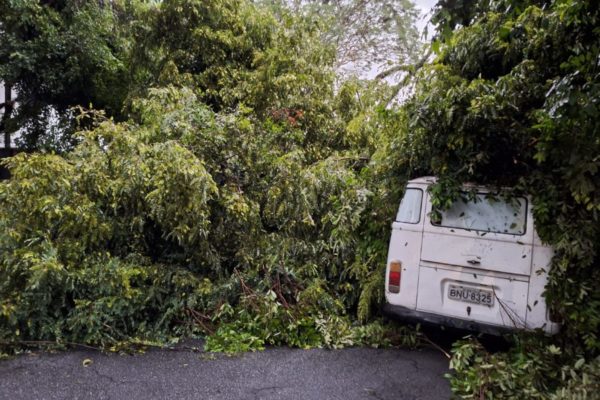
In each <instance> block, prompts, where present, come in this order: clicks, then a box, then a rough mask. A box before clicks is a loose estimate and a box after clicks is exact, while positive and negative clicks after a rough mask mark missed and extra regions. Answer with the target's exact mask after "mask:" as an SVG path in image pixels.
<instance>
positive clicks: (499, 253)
mask: <svg viewBox="0 0 600 400" xmlns="http://www.w3.org/2000/svg"><path fill="white" fill-rule="evenodd" d="M495 236H498V235H495ZM532 252H533V246H532V245H531V244H525V243H523V244H518V243H515V242H506V241H501V240H489V239H485V238H481V237H478V238H473V237H468V236H465V235H448V234H445V233H438V232H427V231H426V232H425V233H424V234H423V246H422V249H421V259H422V260H424V261H430V262H434V263H440V264H449V265H455V266H459V267H476V268H479V269H483V270H490V271H499V272H506V273H511V274H518V275H529V272H530V270H531V256H532Z"/></svg>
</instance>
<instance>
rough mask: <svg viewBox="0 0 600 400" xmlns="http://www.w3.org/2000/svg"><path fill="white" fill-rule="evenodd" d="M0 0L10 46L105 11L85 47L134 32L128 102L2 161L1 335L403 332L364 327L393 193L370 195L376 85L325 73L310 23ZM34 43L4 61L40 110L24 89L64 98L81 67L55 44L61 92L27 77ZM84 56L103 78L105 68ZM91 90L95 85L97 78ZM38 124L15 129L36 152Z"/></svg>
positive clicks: (348, 337)
mask: <svg viewBox="0 0 600 400" xmlns="http://www.w3.org/2000/svg"><path fill="white" fill-rule="evenodd" d="M3 7H4V8H5V9H7V10H9V11H10V12H8V13H6V15H5V17H4V20H3V21H6V22H3V26H7V27H8V26H9V24H8V22H11V24H10V27H11V28H10V32H11V33H10V34H11V35H13V36H11V38H13V37H14V40H13V39H11V40H10V41H9V42H10V45H11V46H15V48H21V47H23V48H25V49H28V48H29V47H28V46H33V45H34V44H36V43H37V42H38V41H42V42H41V43H39V46H42V45H43V46H46V47H47V49H50V52H51V54H54V51H53V50H51V49H53V48H54V46H58V47H60V48H63V42H64V40H67V39H69V40H78V39H77V37H76V38H72V34H71V33H70V32H71V30H72V29H76V27H73V26H71V24H72V23H75V22H76V21H79V19H83V20H86V21H88V20H89V18H91V16H92V15H96V14H101V15H103V16H105V20H106V21H107V24H108V25H107V27H110V26H112V25H111V24H116V25H118V26H119V29H116V30H113V29H109V28H106V31H102V30H101V32H100V33H98V32H96V33H97V34H98V37H99V38H101V39H102V40H100V39H99V40H100V44H98V43H95V46H91V47H90V51H92V52H95V51H98V48H104V47H103V46H106V47H107V48H110V49H111V50H115V49H118V48H117V47H115V46H113V45H110V43H112V42H110V40H113V39H114V35H115V34H117V33H118V32H121V31H122V32H126V33H127V35H129V36H127V37H128V41H126V43H127V46H124V48H123V49H122V50H123V52H121V53H118V55H115V56H114V57H113V58H111V59H118V60H120V62H122V65H123V66H124V67H125V68H126V70H127V71H128V74H129V80H126V81H124V82H119V85H118V87H116V88H115V93H114V97H113V100H114V101H115V102H116V103H120V104H122V107H121V108H120V109H119V110H117V109H116V108H110V107H104V110H103V111H102V112H97V111H85V110H79V111H77V112H75V111H70V112H71V113H72V115H73V121H72V122H73V126H76V127H78V129H79V133H78V134H77V135H75V136H72V137H71V138H70V139H69V141H70V143H71V145H72V146H74V147H72V148H71V150H69V151H64V150H65V149H68V148H69V147H68V146H66V147H65V146H58V149H59V150H63V152H62V154H61V155H58V154H55V153H54V152H43V153H39V152H38V153H28V154H25V153H22V154H20V155H18V156H17V157H14V158H12V159H10V160H9V161H7V165H8V167H9V168H10V170H11V172H12V179H11V180H10V181H8V182H6V183H3V184H2V185H0V199H1V200H0V202H1V203H2V205H3V206H2V209H1V211H0V230H1V231H2V235H0V248H1V250H2V252H1V255H0V260H1V262H0V271H1V274H2V276H3V280H2V281H1V282H0V304H1V309H0V310H1V314H0V338H1V340H2V341H3V342H4V343H6V342H13V343H14V342H15V341H19V342H28V341H32V340H45V341H57V342H60V343H65V342H82V343H90V344H96V345H102V346H109V345H115V344H117V343H120V342H127V341H131V340H132V338H135V340H145V341H159V342H161V341H165V340H167V339H169V338H171V337H181V336H184V335H190V334H203V335H205V334H213V336H212V337H211V338H210V339H209V341H208V343H207V345H208V347H209V348H211V349H215V350H225V351H235V350H242V349H253V348H261V347H262V346H264V345H265V344H284V343H285V344H289V345H294V346H301V347H305V346H321V345H324V346H331V347H337V346H342V345H349V344H352V343H370V344H374V345H380V344H382V343H385V342H386V341H387V339H386V335H390V334H393V336H395V337H396V339H398V338H400V340H405V341H407V342H414V340H415V338H414V336H413V335H411V334H408V332H407V331H400V332H396V333H393V332H391V331H389V330H386V329H383V328H382V327H381V326H380V325H378V324H374V325H369V326H366V327H364V326H358V325H356V326H355V320H356V318H355V316H356V315H358V317H359V318H360V319H361V320H363V321H364V320H366V319H367V318H368V317H369V316H370V314H371V312H372V309H373V305H374V304H375V303H376V302H377V301H378V299H380V298H381V296H382V290H383V285H382V282H383V280H382V279H383V274H382V268H383V267H384V257H385V251H384V249H385V247H386V245H387V243H386V232H385V231H386V229H385V224H381V223H377V222H378V221H384V220H385V219H386V218H387V214H386V212H387V211H388V210H389V209H391V208H394V206H393V205H392V206H391V207H389V206H388V207H380V206H381V203H378V202H377V201H372V199H373V197H374V190H375V189H376V185H375V181H374V180H372V179H371V178H372V177H370V176H367V174H366V173H365V171H364V169H365V167H366V165H367V161H368V159H369V156H370V154H371V153H372V152H374V151H375V148H376V146H375V144H376V138H375V137H374V133H375V132H376V125H377V123H378V122H377V121H379V118H380V117H379V114H378V112H377V100H378V99H379V98H381V97H382V95H383V94H385V92H386V87H385V86H381V87H379V86H377V85H375V84H368V83H364V82H359V81H354V80H351V81H348V82H345V83H343V84H342V85H341V86H339V87H338V88H337V90H334V89H335V87H334V81H335V80H334V78H335V75H334V69H333V66H334V62H335V51H333V50H334V49H333V48H332V47H331V46H329V45H328V44H326V43H323V42H322V40H321V34H320V33H321V31H320V30H319V23H318V21H316V20H314V19H313V18H311V17H308V18H305V17H295V16H293V15H291V14H285V13H283V14H281V15H279V16H278V18H275V17H274V16H273V15H271V14H270V12H269V11H268V10H266V9H263V8H257V7H255V6H253V5H252V4H250V3H248V2H245V1H238V0H231V1H230V0H226V1H211V2H206V1H180V0H171V1H164V2H161V3H160V4H158V5H153V6H151V5H145V4H144V3H139V4H138V3H126V2H123V3H120V2H114V3H112V4H111V5H110V7H108V6H106V5H103V4H99V3H96V2H89V4H88V3H86V2H83V3H82V2H79V1H73V2H69V1H67V2H60V3H50V4H40V3H38V2H17V3H14V2H6V3H4V4H3ZM107 7H108V8H107ZM128 7H129V8H128ZM27 12H29V13H31V15H29V16H28V17H27V15H28V14H27ZM46 18H49V21H50V22H49V24H50V25H48V24H45V23H44V21H46ZM38 25H41V26H38ZM116 25H115V26H116ZM32 27H35V29H33V31H32ZM100 28H102V29H104V27H100ZM28 33H29V34H30V35H29V36H28V35H27V34H28ZM78 34H81V35H85V32H83V33H82V32H79V31H78ZM63 36H64V37H63ZM92 37H94V36H93V35H92ZM50 39H56V40H57V42H56V43H54V42H52V43H50V42H48V40H50ZM106 41H108V42H106ZM107 43H108V44H107ZM39 46H38V45H37V44H36V46H34V47H35V49H33V50H31V52H30V53H23V57H25V58H26V59H27V60H25V61H23V62H24V63H25V65H26V66H28V68H29V69H27V70H25V71H24V70H22V69H20V68H23V66H22V65H21V64H19V63H13V62H10V63H7V64H6V65H5V69H4V70H3V72H2V76H3V77H5V79H6V80H11V81H12V82H13V83H14V85H15V86H16V88H17V89H18V90H19V91H20V93H23V95H22V97H20V99H21V100H22V101H24V102H25V104H24V105H23V106H22V108H21V112H23V113H31V114H30V116H31V117H32V118H38V115H37V114H36V111H35V110H30V109H28V108H27V107H28V105H29V103H27V101H26V99H27V96H32V97H35V98H41V99H45V101H47V106H48V107H54V108H55V109H56V110H60V109H61V108H63V109H64V108H66V107H68V106H69V105H72V104H78V103H81V102H82V101H81V100H79V99H78V98H70V97H69V96H68V95H65V96H64V99H65V102H64V103H60V102H59V101H58V100H59V99H62V98H63V97H61V96H59V94H60V93H61V90H62V89H61V88H64V90H65V93H67V94H68V93H71V92H70V91H72V90H76V86H73V85H72V82H70V81H69V79H71V78H70V77H71V76H80V78H82V79H83V78H85V77H87V75H86V74H85V71H80V70H78V69H76V68H75V69H74V70H71V69H69V67H70V65H71V64H69V63H68V62H66V61H65V60H63V61H60V62H59V61H57V63H56V64H55V65H54V69H52V71H51V72H52V74H64V75H65V81H66V82H64V83H67V84H65V85H64V86H60V87H58V88H49V89H48V88H46V89H48V90H49V91H51V92H52V93H53V96H54V95H55V96H56V97H52V96H48V97H46V96H45V93H42V92H39V90H43V89H44V87H39V88H37V87H35V86H34V85H32V86H31V87H29V86H27V84H28V82H29V80H28V79H29V78H28V77H29V76H30V75H31V76H35V79H37V80H40V79H43V78H44V76H45V75H44V74H46V73H47V72H48V71H44V70H42V69H39V68H38V66H36V65H37V64H36V63H38V61H39V62H40V63H41V62H43V60H41V59H40V57H39V54H38V52H43V51H42V49H41V48H40V47H39ZM7 48H8V50H5V51H7V52H8V51H12V50H11V48H10V46H8V47H7ZM78 49H80V48H79V47H78ZM81 49H82V50H85V49H86V48H85V47H83V48H81ZM73 51H74V50H73V49H69V48H66V49H64V52H65V53H64V54H65V55H66V56H67V58H69V57H70V56H69V54H70V52H73ZM61 54H62V53H61ZM36 60H38V61H36ZM88 61H89V62H92V60H88ZM119 65H121V64H119ZM92 69H93V70H94V73H96V74H99V75H98V76H99V78H98V79H99V80H100V81H102V79H103V78H102V77H101V75H102V74H103V73H104V72H105V71H104V70H103V69H102V68H101V66H96V67H95V68H92ZM78 73H81V74H82V75H77V74H78ZM52 74H50V77H52V76H54V75H52ZM32 79H33V78H32ZM35 79H33V80H34V81H35ZM73 79H75V78H73ZM78 79H79V78H78ZM94 79H95V78H94ZM57 81H58V80H57ZM59 83H60V82H59ZM69 83H71V84H69ZM57 84H58V83H57ZM92 86H93V85H92ZM84 88H85V89H89V90H90V91H91V93H90V94H88V95H87V97H86V99H87V100H90V101H92V100H94V99H95V98H94V96H95V95H97V94H98V91H97V90H96V88H94V87H91V88H90V87H88V86H85V85H84ZM119 88H126V96H121V95H120V93H121V92H120V90H119ZM59 89H60V90H59ZM36 90H37V91H38V92H36ZM67 100H68V101H67ZM69 102H71V103H69ZM95 104H101V105H103V104H105V103H95ZM83 105H85V104H83ZM39 121H43V119H39ZM65 131H68V129H66V130H65ZM35 134H36V133H35V132H33V131H32V132H26V133H25V135H26V137H27V138H33V139H32V140H31V141H30V143H33V144H35V145H36V146H37V147H38V148H40V149H43V148H44V146H43V144H44V143H43V142H40V140H39V139H40V136H39V135H38V136H35ZM43 134H44V135H47V134H48V132H47V130H46V131H45V132H44V133H43ZM51 134H52V132H50V135H51ZM59 139H60V137H59ZM46 143H47V142H46ZM50 145H51V143H50ZM50 145H47V146H48V147H46V148H52V146H50ZM395 186H396V185H395ZM382 190H383V191H384V192H385V189H382ZM398 191H399V187H398V188H396V189H395V193H398ZM396 201H397V200H396ZM382 228H383V229H382ZM374 232H377V235H375V234H373V233H374ZM361 238H364V239H361Z"/></svg>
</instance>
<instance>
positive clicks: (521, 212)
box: [417, 193, 533, 327]
mask: <svg viewBox="0 0 600 400" xmlns="http://www.w3.org/2000/svg"><path fill="white" fill-rule="evenodd" d="M428 203H429V202H428ZM428 207H429V209H428V210H427V212H428V215H429V216H430V217H431V218H427V220H426V221H425V226H424V232H423V242H422V243H423V244H422V247H421V261H420V268H419V289H418V293H419V294H418V299H417V308H418V309H420V310H424V311H431V312H435V313H440V314H444V315H449V316H455V317H459V318H463V319H475V320H479V321H485V322H488V323H491V324H497V325H505V326H509V327H514V326H520V325H521V324H524V323H525V317H526V305H527V290H528V282H529V275H530V271H531V261H532V252H533V224H532V221H531V218H528V202H527V199H525V198H517V199H512V200H505V199H501V198H498V197H494V196H491V195H489V194H486V193H478V194H476V195H473V194H469V195H467V194H466V193H465V194H464V195H463V198H462V199H459V200H458V201H457V202H455V203H454V204H453V205H452V207H450V209H448V210H445V211H443V212H440V213H433V214H432V213H431V206H430V205H429V206H428ZM432 216H433V217H432Z"/></svg>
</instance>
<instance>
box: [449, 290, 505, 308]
mask: <svg viewBox="0 0 600 400" xmlns="http://www.w3.org/2000/svg"><path fill="white" fill-rule="evenodd" d="M448 298H449V299H452V300H458V301H464V302H465V303H474V304H483V305H486V306H492V305H494V293H493V292H492V291H491V290H484V289H477V288H472V287H467V286H459V285H450V287H449V288H448Z"/></svg>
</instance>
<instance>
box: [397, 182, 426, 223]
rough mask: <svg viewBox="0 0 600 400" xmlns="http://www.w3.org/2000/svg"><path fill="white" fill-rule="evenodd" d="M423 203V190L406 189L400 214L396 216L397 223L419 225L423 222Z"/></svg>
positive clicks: (399, 210)
mask: <svg viewBox="0 0 600 400" xmlns="http://www.w3.org/2000/svg"><path fill="white" fill-rule="evenodd" d="M422 201H423V191H422V190H421V189H406V192H404V197H403V198H402V201H401V202H400V207H399V208H398V214H396V222H403V223H406V224H418V223H419V221H420V220H421V203H422Z"/></svg>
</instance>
